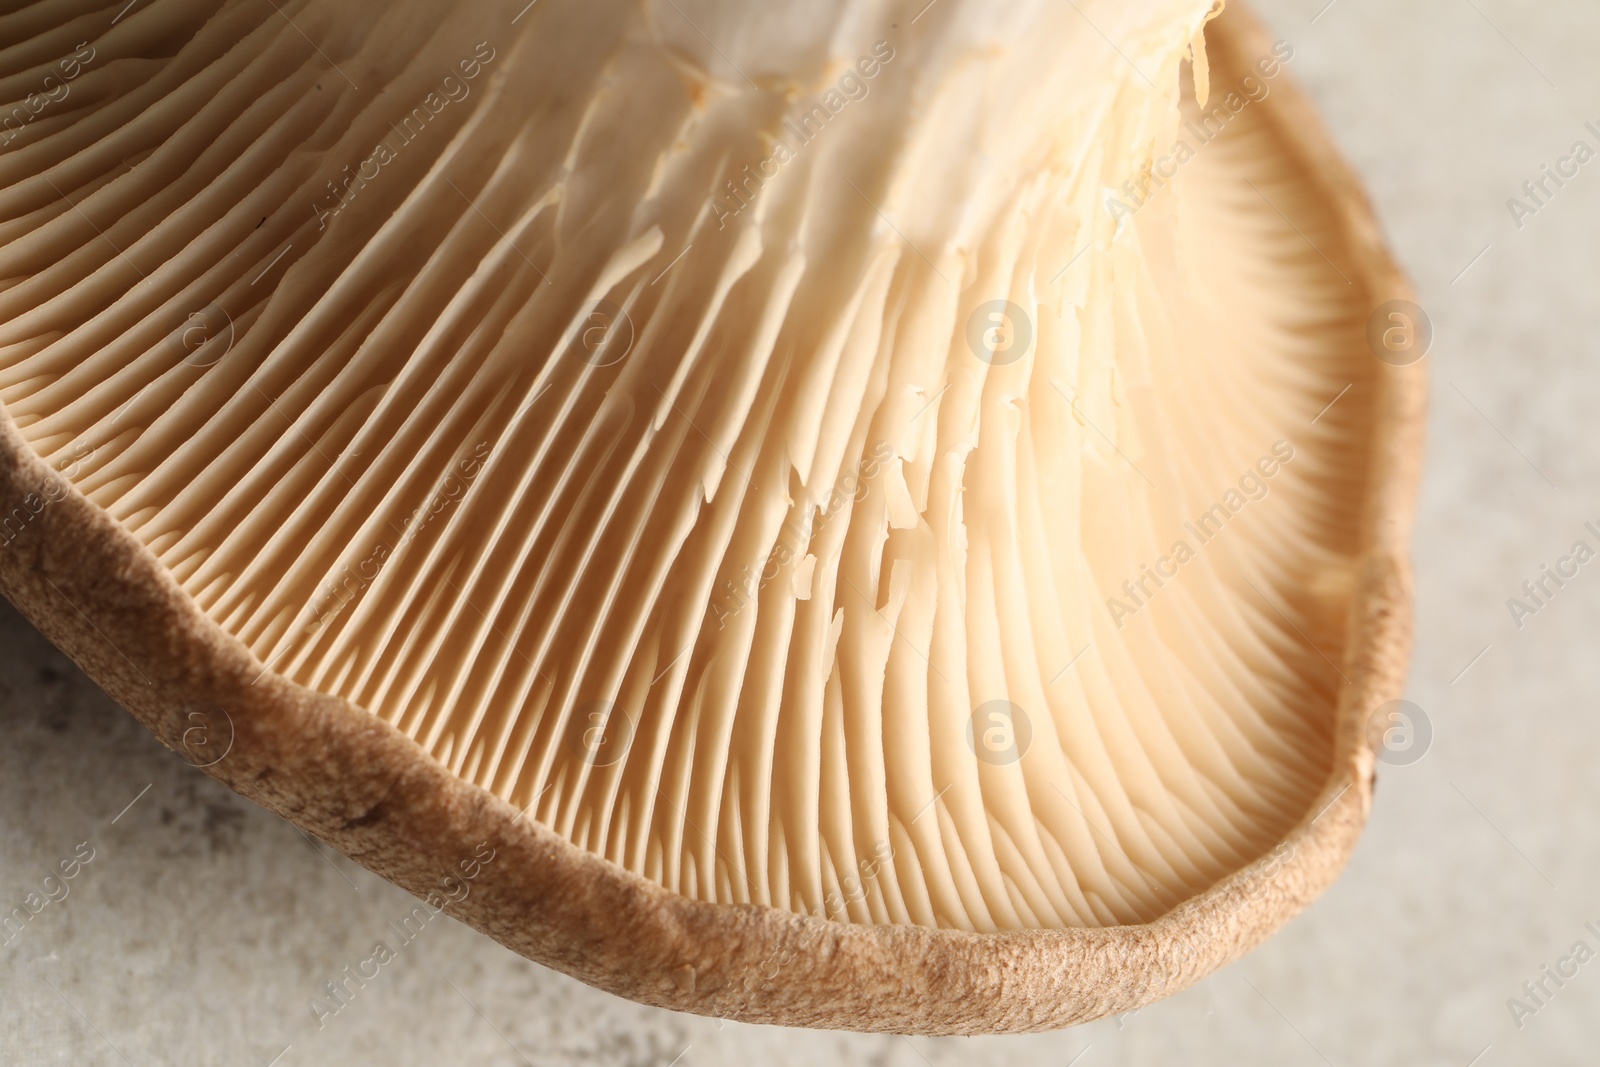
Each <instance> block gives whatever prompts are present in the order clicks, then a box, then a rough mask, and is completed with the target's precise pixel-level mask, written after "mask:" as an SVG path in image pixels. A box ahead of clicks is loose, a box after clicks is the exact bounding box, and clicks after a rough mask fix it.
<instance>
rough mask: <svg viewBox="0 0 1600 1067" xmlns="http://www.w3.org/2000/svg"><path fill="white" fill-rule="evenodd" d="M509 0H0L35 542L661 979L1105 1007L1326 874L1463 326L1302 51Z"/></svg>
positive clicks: (944, 1024) (406, 881)
mask: <svg viewBox="0 0 1600 1067" xmlns="http://www.w3.org/2000/svg"><path fill="white" fill-rule="evenodd" d="M515 6H516V5H505V4H490V3H486V2H481V0H460V2H457V3H454V4H450V5H446V6H444V7H442V8H441V7H440V6H439V5H437V4H428V3H423V2H422V0H399V2H397V3H394V4H390V5H386V6H383V7H381V8H375V7H368V6H364V5H347V4H336V3H333V2H331V0H298V2H290V0H285V2H283V3H281V4H277V3H275V4H259V5H258V4H245V3H231V2H225V0H148V2H145V3H140V4H137V5H129V6H128V7H126V8H121V9H120V10H117V8H120V7H121V5H112V6H97V5H94V4H77V3H71V4H69V3H51V4H34V5H31V6H24V7H21V8H19V9H16V10H12V11H10V12H9V13H7V14H4V15H0V40H5V41H7V42H14V43H11V44H9V45H8V46H7V47H6V48H5V49H4V50H3V51H0V99H3V100H5V101H11V102H13V103H10V104H7V105H6V112H5V114H6V115H7V116H9V117H8V118H6V119H5V120H4V122H3V125H0V140H3V141H4V144H3V146H0V279H4V281H3V282H0V401H3V405H4V415H3V418H0V423H3V426H0V527H3V532H0V541H3V542H4V547H3V550H0V588H3V591H4V593H5V595H6V596H7V597H8V598H10V599H11V600H12V602H13V603H15V604H16V605H17V606H18V607H19V608H20V609H21V610H22V612H23V613H24V614H25V615H27V616H28V617H29V618H30V619H31V620H32V621H33V622H34V623H35V624H36V625H37V626H38V627H39V628H40V629H41V630H42V631H43V632H44V633H45V634H46V635H47V636H49V637H50V638H51V639H52V640H53V641H55V642H56V643H57V644H58V645H59V646H60V647H62V648H63V649H64V650H66V651H67V652H68V653H69V654H70V655H71V656H72V657H73V658H74V659H75V660H76V661H77V662H78V663H79V664H81V665H82V666H83V668H84V669H85V670H86V671H87V672H88V673H89V674H90V675H91V676H93V677H94V678H95V679H96V680H98V681H99V682H100V683H101V684H102V685H103V686H104V687H105V689H106V690H107V691H108V692H109V693H110V694H112V695H113V696H114V697H116V698H117V699H118V700H119V701H121V702H122V703H124V704H125V705H126V706H127V707H128V708H129V709H130V710H131V711H132V712H133V713H134V714H135V715H136V716H138V717H139V719H140V720H141V721H142V722H144V723H145V724H146V725H147V726H148V727H149V728H150V729H151V730H153V731H154V732H155V733H156V734H157V735H158V736H159V737H160V738H161V739H162V740H163V741H164V742H165V743H167V744H168V745H170V746H172V747H173V748H175V749H177V750H178V751H179V752H180V753H183V754H184V755H185V756H186V757H187V758H189V759H190V760H191V762H194V763H195V764H196V765H198V766H202V767H204V768H205V770H206V771H207V773H209V774H212V775H214V776H215V777H217V778H219V779H221V780H222V781H224V782H226V783H227V784H229V785H230V786H232V787H233V788H234V789H236V790H238V791H239V792H241V793H242V794H244V795H245V796H247V797H250V798H252V799H254V800H257V801H259V802H260V803H262V804H264V805H266V806H268V807H270V808H271V809H272V810H274V811H276V812H278V813H280V814H282V815H283V816H284V817H286V818H289V819H291V820H293V821H294V822H295V823H297V824H298V825H300V826H302V827H304V828H305V829H306V830H308V831H310V832H312V833H314V834H316V835H317V836H318V837H319V838H321V839H322V840H323V841H325V842H327V843H329V844H331V845H333V846H334V847H336V848H338V849H340V850H342V851H343V852H345V853H346V854H347V855H349V856H351V857H352V858H354V859H355V860H357V861H358V862H360V863H361V864H363V865H365V866H366V867H368V868H370V869H372V870H374V871H376V872H378V873H379V874H381V875H383V876H385V877H387V878H389V879H391V880H393V881H394V882H396V883H398V884H399V885H401V886H404V887H405V888H407V889H408V890H411V891H412V892H415V893H417V894H418V895H420V896H425V897H429V896H431V897H432V898H434V899H439V900H441V901H442V904H441V906H446V907H448V909H449V910H450V912H451V914H453V915H455V916H456V917H458V918H460V919H462V920H463V921H465V922H468V923H470V924H472V925H473V926H475V927H477V928H478V929H480V930H482V931H484V932H485V933H488V934H489V935H490V936H492V937H494V938H496V939H498V940H499V941H501V942H502V943H504V944H505V945H507V946H509V947H510V948H512V949H513V950H515V951H517V952H519V953H522V954H523V955H525V956H527V957H529V958H531V959H534V960H537V961H539V962H541V963H544V964H547V965H549V966H552V967H555V968H557V969H559V970H562V971H564V972H566V973H568V974H571V975H574V976H576V977H578V978H580V979H582V980H583V981H585V982H589V983H591V984H593V985H596V986H599V987H601V988H603V989H607V990H610V991H613V992H615V993H618V994H621V995H623V996H626V997H631V998H634V999H636V1000H639V1001H643V1002H647V1003H651V1004H657V1005H664V1006H668V1007H672V1008H677V1009H682V1010H688V1011H693V1012H699V1013H703V1014H712V1015H721V1016H728V1017H735V1018H740V1019H746V1020H752V1021H764V1022H775V1023H784V1024H792V1025H807V1026H820V1027H836V1028H849V1029H857V1030H878V1031H898V1032H920V1033H977V1032H999V1031H1023V1030H1037V1029H1044V1028H1051V1027H1059V1026H1063V1025H1067V1024H1071V1023H1076V1022H1081V1021H1085V1020H1089V1019H1093V1018H1097V1017H1101V1016H1104V1015H1107V1014H1110V1013H1114V1012H1123V1011H1127V1010H1131V1009H1133V1008H1136V1007H1139V1006H1141V1005H1143V1004H1146V1003H1149V1002H1151V1001H1153V1000H1155V999H1158V998H1160V997H1162V996H1165V995H1168V994H1170V993H1172V992H1174V991H1176V990H1178V989H1181V988H1183V987H1184V986H1186V985H1189V984H1190V983H1193V982H1195V981H1197V980H1199V979H1200V978H1202V977H1203V976H1205V975H1206V974H1208V973H1210V972H1211V971H1213V970H1214V969H1215V968H1217V967H1219V966H1221V965H1223V964H1225V963H1227V962H1229V961H1231V960H1233V959H1236V958H1237V957H1239V956H1240V955H1241V954H1242V953H1244V952H1245V951H1247V950H1248V949H1250V948H1251V947H1253V946H1254V945H1256V944H1258V943H1259V942H1260V941H1262V940H1263V939H1264V938H1265V937H1266V936H1268V934H1270V933H1271V932H1272V931H1273V930H1274V929H1276V928H1277V927H1278V926H1280V925H1281V924H1283V923H1284V922H1285V921H1287V920H1288V919H1289V918H1290V917H1291V916H1293V915H1294V914H1296V913H1297V912H1299V911H1300V910H1301V909H1302V908H1304V907H1305V906H1306V905H1307V904H1308V903H1309V902H1310V901H1311V900H1312V899H1313V898H1314V897H1315V896H1316V895H1317V894H1318V893H1320V892H1321V891H1322V890H1323V889H1324V888H1326V887H1327V886H1328V885H1329V884H1330V883H1331V881H1332V880H1333V879H1334V877H1335V876H1336V875H1337V873H1338V871H1339V870H1340V868H1341V867H1342V866H1343V864H1344V862H1345V860H1346V858H1347V857H1348V855H1349V852H1350V850H1351V848H1352V847H1353V844H1354V842H1355V840H1356V838H1357V835H1358V834H1359V832H1360V829H1361V827H1362V825H1363V823H1364V821H1365V818H1366V815H1367V812H1368V808H1369V805H1370V802H1371V796H1372V782H1373V770H1374V758H1375V757H1374V752H1375V747H1376V745H1377V744H1378V742H1379V739H1380V731H1381V727H1382V725H1383V724H1382V723H1379V722H1376V721H1375V720H1374V716H1373V712H1374V709H1376V708H1379V707H1381V706H1383V704H1384V703H1385V702H1386V701H1390V700H1392V699H1394V698H1396V697H1398V696H1399V693H1400V689H1401V686H1402V683H1403V674H1404V669H1405V660H1406V656H1407V654H1408V645H1409V593H1410V577H1409V569H1408V564H1407V562H1406V551H1407V549H1406V542H1407V538H1408V536H1409V525H1410V521H1411V513H1412V506H1413V504H1412V502H1413V495H1414V491H1415V482H1416V478H1417V473H1418V466H1419V454H1420V429H1419V427H1420V417H1421V406H1422V396H1423V391H1424V387H1423V378H1422V369H1421V368H1422V364H1420V363H1419V362H1418V361H1419V360H1420V358H1421V356H1423V355H1424V354H1425V353H1426V348H1427V340H1428V336H1427V324H1426V320H1425V316H1422V315H1421V314H1420V309H1417V308H1416V307H1415V305H1414V304H1412V303H1410V299H1409V298H1410V291H1409V289H1408V287H1407V285H1406V283H1405V281H1404V280H1403V278H1402V277H1401V276H1400V274H1399V272H1398V270H1397V269H1396V268H1395V266H1394V265H1393V264H1392V262H1391V260H1390V258H1389V256H1388V255H1387V253H1386V252H1385V250H1384V248H1383V245H1382V241H1381V239H1380V237H1379V236H1378V232H1377V228H1376V226H1375V224H1374V223H1373V221H1372V218H1371V216H1370V212H1369V209H1368V207H1367V205H1366V202H1365V200H1364V197H1363V196H1362V194H1361V192H1360V191H1359V188H1358V185H1357V183H1356V182H1355V180H1354V179H1353V177H1352V176H1351V174H1350V173H1349V172H1348V171H1347V169H1346V168H1345V167H1344V165H1343V164H1342V163H1341V162H1340V161H1339V160H1338V159H1337V158H1336V156H1335V154H1334V152H1333V150H1332V148H1331V147H1330V145H1329V143H1328V140H1327V138H1326V136H1325V134H1324V133H1323V132H1322V129H1321V126H1320V125H1319V123H1318V121H1317V120H1316V118H1315V116H1314V115H1313V114H1312V112H1311V110H1310V108H1309V106H1308V104H1307V102H1306V101H1305V100H1304V99H1303V98H1302V97H1301V96H1300V95H1299V93H1298V92H1297V91H1296V90H1295V88H1294V87H1293V85H1292V84H1291V83H1290V80H1289V74H1288V73H1287V72H1286V71H1285V69H1284V68H1285V67H1286V65H1288V64H1290V63H1291V61H1292V57H1293V49H1292V47H1291V46H1290V45H1289V44H1287V43H1286V42H1281V41H1280V42H1274V41H1272V40H1271V39H1270V38H1269V37H1268V36H1267V35H1266V33H1265V32H1264V31H1263V30H1262V28H1261V27H1260V26H1258V25H1257V24H1256V23H1255V22H1254V21H1253V20H1252V19H1251V17H1250V16H1249V15H1248V13H1246V12H1243V11H1240V10H1236V9H1230V10H1229V11H1228V12H1227V13H1226V14H1225V15H1222V16H1221V17H1220V18H1217V16H1218V15H1219V13H1220V6H1219V7H1218V8H1216V9H1214V8H1213V7H1212V5H1211V2H1210V0H1140V2H1129V0H1120V2H1113V0H1078V2H1076V3H1069V4H1060V3H1057V2H1055V0H1048V2H1033V0H1021V2H1015V3H1008V4H1000V3H993V2H987V0H942V2H939V3H934V4H928V5H927V6H926V7H923V8H922V9H921V10H920V11H918V10H916V9H915V8H916V6H917V5H915V4H913V5H909V6H908V5H903V4H891V3H888V2H886V0H856V2H851V3H846V2H844V0H834V2H831V3H821V4H815V3H813V4H802V3H798V2H794V3H780V4H767V5H748V4H738V3H729V2H722V0H693V2H691V0H639V2H623V0H590V2H587V3H584V4H581V5H580V4H573V3H564V2H562V0H543V2H537V0H536V2H534V3H530V4H529V5H528V6H526V7H524V8H522V10H521V11H517V10H514V8H515ZM1213 20H1214V21H1213ZM69 71H70V74H69Z"/></svg>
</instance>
